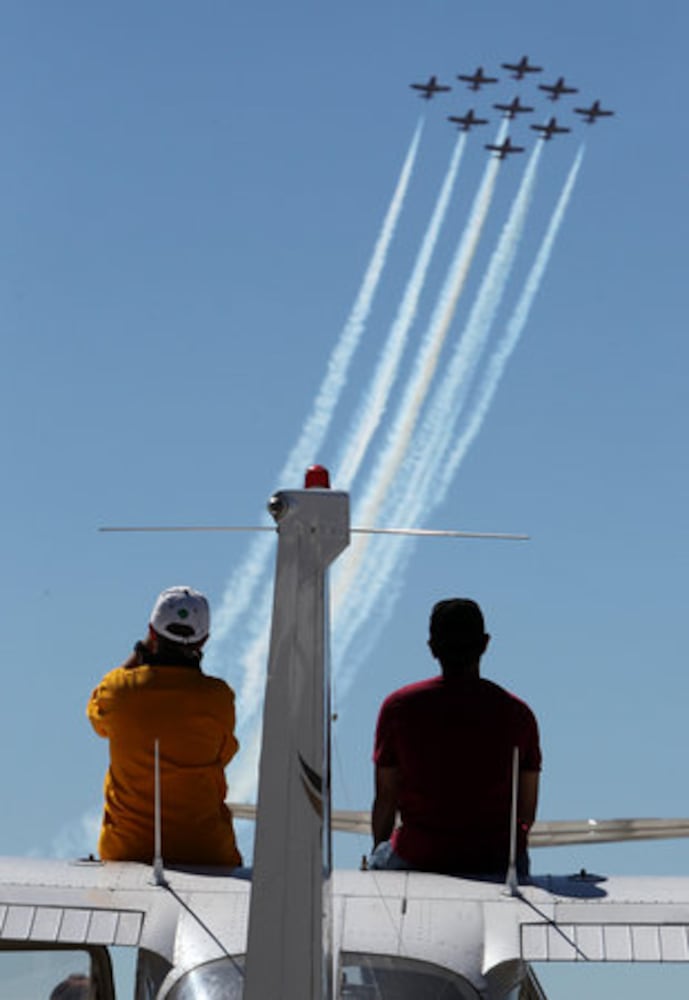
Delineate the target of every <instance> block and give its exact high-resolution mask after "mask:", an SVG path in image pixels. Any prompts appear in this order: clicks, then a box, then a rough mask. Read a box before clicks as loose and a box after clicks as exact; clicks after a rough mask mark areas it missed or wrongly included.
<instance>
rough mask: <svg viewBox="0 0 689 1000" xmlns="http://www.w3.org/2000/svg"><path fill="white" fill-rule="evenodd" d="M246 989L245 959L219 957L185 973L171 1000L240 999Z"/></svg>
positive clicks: (171, 992) (177, 983) (170, 996)
mask: <svg viewBox="0 0 689 1000" xmlns="http://www.w3.org/2000/svg"><path fill="white" fill-rule="evenodd" d="M243 990H244V969H243V959H231V958H217V959H216V960H215V961H213V962H206V964H205V965H199V966H197V968H195V969H191V971H190V972H187V973H185V975H183V976H182V977H181V978H180V979H178V980H177V982H176V983H175V984H174V986H173V987H172V988H171V990H170V992H169V993H167V994H166V996H167V997H168V998H169V1000H240V998H241V996H242V992H243Z"/></svg>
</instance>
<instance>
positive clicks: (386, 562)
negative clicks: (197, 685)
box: [338, 145, 542, 684]
mask: <svg viewBox="0 0 689 1000" xmlns="http://www.w3.org/2000/svg"><path fill="white" fill-rule="evenodd" d="M541 150H542V145H538V146H536V147H535V149H534V152H533V153H532V155H531V157H530V158H529V162H528V164H527V168H526V170H525V171H524V177H523V179H522V182H521V184H520V187H519V191H518V192H517V195H516V197H515V199H514V202H513V204H512V208H511V210H510V213H509V216H508V219H507V221H506V223H505V225H504V226H503V229H502V232H501V234H500V238H499V240H498V243H497V246H496V248H495V250H494V251H493V254H492V256H491V259H490V262H489V264H488V268H487V270H486V273H485V275H484V278H483V280H482V282H481V285H480V288H479V291H478V293H477V296H476V300H475V302H474V305H473V307H472V310H471V312H470V315H469V318H468V320H467V324H466V327H465V329H464V333H463V334H462V337H461V338H460V341H459V343H458V345H457V348H456V349H455V352H454V355H453V357H452V358H451V360H450V363H449V365H448V366H447V369H446V371H445V374H444V376H443V378H442V381H441V384H440V386H439V387H438V389H437V390H436V391H435V393H434V394H433V397H432V399H431V402H430V408H429V410H428V412H427V413H426V416H425V418H424V420H423V422H422V425H421V427H420V428H419V430H418V431H417V433H416V434H415V436H414V440H413V443H412V445H411V449H410V450H409V452H408V454H405V455H404V456H402V458H406V461H405V462H404V464H401V468H400V471H399V475H398V476H397V478H396V481H395V484H394V488H393V490H392V493H393V495H392V496H388V497H387V511H386V512H387V515H388V517H390V518H391V519H392V523H394V524H398V523H405V524H413V525H417V526H418V525H420V524H421V523H423V521H424V520H425V519H426V518H427V517H428V514H429V511H430V510H432V509H433V508H434V507H435V506H436V504H437V503H438V498H437V491H436V477H437V474H438V468H439V466H440V465H441V464H442V461H443V459H444V456H445V454H446V452H447V449H448V446H449V442H450V440H451V436H452V432H453V428H454V425H455V422H456V420H457V419H458V416H459V414H460V413H461V410H462V407H463V404H464V400H465V398H466V394H467V392H468V388H469V385H470V383H471V379H472V376H473V374H474V371H475V368H476V366H477V364H478V363H479V361H480V358H481V355H482V353H483V351H484V349H485V346H486V343H487V340H488V337H489V335H490V331H491V327H492V325H493V322H494V320H495V315H496V313H497V310H498V307H499V305H500V303H501V300H502V297H503V295H504V292H505V288H506V287H507V282H508V279H509V276H510V273H511V269H512V265H513V263H514V259H515V256H516V253H517V249H518V246H519V240H520V238H521V235H522V233H523V231H524V227H525V224H526V219H527V213H528V208H529V205H530V203H531V198H532V195H533V190H534V186H535V182H536V176H537V167H538V162H539V159H540V155H541ZM405 453H407V448H405ZM382 499H383V498H382V497H381V500H382ZM407 548H408V546H407ZM402 551H403V550H402V549H401V548H400V545H399V543H398V544H394V543H393V544H392V545H389V546H388V548H387V551H385V550H384V549H383V547H382V546H376V547H375V548H374V550H373V552H372V553H371V555H370V557H369V558H366V560H365V562H364V563H363V565H361V566H360V568H359V567H356V568H359V572H358V574H357V575H356V578H354V576H353V575H352V576H350V577H349V578H348V580H347V582H349V587H350V591H354V590H355V593H350V592H345V593H344V594H343V595H342V598H341V599H342V600H343V601H345V602H346V616H345V615H343V616H342V617H343V618H345V624H344V630H343V633H341V634H340V635H339V640H340V645H339V648H338V657H341V658H342V659H344V658H345V657H346V653H347V649H348V647H349V645H350V644H351V641H352V639H353V638H354V635H355V634H356V632H357V631H358V630H359V629H360V628H361V627H362V626H363V625H364V624H365V623H366V621H367V620H368V618H369V616H370V611H371V609H372V607H373V605H374V603H376V602H377V601H379V599H380V595H381V594H382V592H383V591H385V589H386V588H387V587H388V581H389V580H390V579H391V578H392V576H393V574H395V571H396V568H397V567H396V565H395V564H396V561H397V560H398V559H399V557H400V555H401V553H402ZM354 583H356V587H354V586H353V584H354ZM352 669H353V664H351V665H350V664H348V671H347V675H346V676H345V677H342V676H340V677H339V680H340V684H346V683H347V677H348V676H349V675H350V674H351V671H352Z"/></svg>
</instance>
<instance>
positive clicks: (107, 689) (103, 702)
mask: <svg viewBox="0 0 689 1000" xmlns="http://www.w3.org/2000/svg"><path fill="white" fill-rule="evenodd" d="M113 694H114V692H113V687H112V682H111V674H106V675H105V677H104V678H103V680H102V681H101V682H100V684H99V685H98V687H96V688H94V689H93V691H92V693H91V697H90V698H89V700H88V704H87V706H86V715H87V717H88V720H89V722H90V723H91V725H92V726H93V728H94V729H95V731H96V732H97V733H98V735H99V736H104V737H106V738H107V737H108V736H109V735H110V730H109V726H108V715H109V711H110V709H111V707H112V703H113Z"/></svg>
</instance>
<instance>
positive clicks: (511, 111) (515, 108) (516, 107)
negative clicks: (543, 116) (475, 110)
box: [493, 97, 533, 118]
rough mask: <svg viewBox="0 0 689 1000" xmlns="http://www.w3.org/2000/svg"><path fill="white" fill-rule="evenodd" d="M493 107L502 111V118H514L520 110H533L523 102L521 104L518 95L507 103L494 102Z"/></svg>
mask: <svg viewBox="0 0 689 1000" xmlns="http://www.w3.org/2000/svg"><path fill="white" fill-rule="evenodd" d="M493 107H494V108H497V109H498V111H504V112H505V114H504V115H503V117H504V118H516V117H517V115H518V114H519V113H520V112H523V111H533V108H527V106H526V105H525V104H522V103H521V102H520V100H519V98H518V97H515V98H514V100H512V101H510V103H509V104H494V105H493Z"/></svg>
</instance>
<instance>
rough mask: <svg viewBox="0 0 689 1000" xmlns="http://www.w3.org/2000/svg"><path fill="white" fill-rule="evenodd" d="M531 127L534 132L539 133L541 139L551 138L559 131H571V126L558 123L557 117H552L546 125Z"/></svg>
mask: <svg viewBox="0 0 689 1000" xmlns="http://www.w3.org/2000/svg"><path fill="white" fill-rule="evenodd" d="M531 128H532V129H533V130H534V132H540V133H541V139H552V137H553V136H554V135H559V134H560V133H561V132H571V131H572V130H571V128H565V126H564V125H558V123H557V118H555V117H553V118H551V119H550V121H549V122H548V124H547V125H532V126H531Z"/></svg>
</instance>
